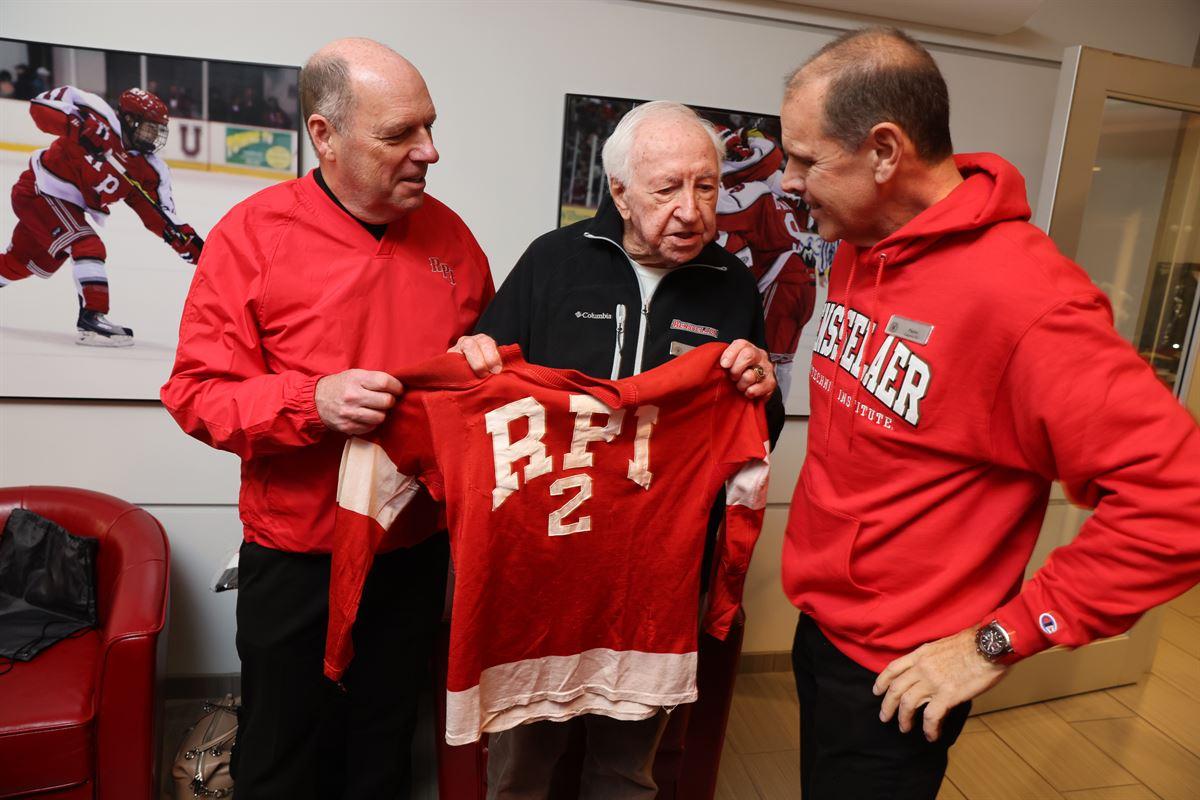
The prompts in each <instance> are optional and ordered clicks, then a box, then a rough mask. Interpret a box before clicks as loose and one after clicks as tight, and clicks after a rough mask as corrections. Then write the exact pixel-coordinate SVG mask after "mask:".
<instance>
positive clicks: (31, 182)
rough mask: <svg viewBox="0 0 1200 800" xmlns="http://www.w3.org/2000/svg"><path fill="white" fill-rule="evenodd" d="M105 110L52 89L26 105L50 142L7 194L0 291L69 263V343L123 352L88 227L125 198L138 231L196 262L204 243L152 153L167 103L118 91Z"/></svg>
mask: <svg viewBox="0 0 1200 800" xmlns="http://www.w3.org/2000/svg"><path fill="white" fill-rule="evenodd" d="M117 109H118V110H117V111H114V109H112V108H111V107H110V106H109V105H108V103H106V102H104V100H103V98H100V97H98V96H96V95H94V94H92V93H91V92H85V91H82V90H80V89H76V88H75V87H74V86H61V87H59V88H57V89H50V90H48V91H45V92H42V93H41V94H39V95H37V96H36V97H34V98H33V100H31V101H30V108H29V113H30V115H31V116H32V117H33V120H34V122H35V123H37V126H38V128H39V129H41V130H42V131H45V132H46V133H49V134H51V135H52V136H55V137H56V138H55V140H54V142H53V143H52V144H51V145H50V146H49V147H48V148H45V149H44V150H39V151H37V152H36V153H35V154H34V155H33V156H32V157H30V159H29V168H28V169H26V170H25V171H24V172H23V173H21V177H20V178H18V179H17V183H16V185H15V186H13V189H12V203H13V211H14V212H15V213H16V215H17V226H16V228H15V229H14V230H13V233H12V242H11V243H10V244H9V246H8V249H7V250H6V251H5V252H4V253H3V254H2V255H0V286H8V285H10V284H13V283H15V282H17V281H20V280H22V279H24V278H29V277H33V276H37V277H39V278H49V277H50V276H51V275H53V274H54V273H55V272H57V271H58V269H59V267H61V266H63V264H64V262H66V261H67V260H68V259H70V261H71V266H72V271H73V274H74V278H75V293H76V297H77V299H78V301H79V316H78V317H77V319H76V321H75V330H76V331H77V333H78V337H77V338H76V343H77V344H81V345H87V346H91V347H129V346H131V345H133V330H132V329H130V328H127V327H125V326H123V325H119V324H116V323H114V322H111V321H110V320H109V319H108V317H107V314H108V311H109V292H108V274H107V272H106V269H105V260H106V258H107V251H106V249H105V247H104V241H103V240H102V239H101V238H100V235H99V233H97V231H96V229H95V228H94V227H93V226H92V224H91V222H92V221H95V222H96V224H97V225H102V224H103V220H104V218H105V217H107V216H108V215H109V214H110V213H112V212H111V208H110V207H111V206H113V205H114V204H116V203H117V202H118V201H124V202H125V203H126V204H127V205H128V206H129V207H130V208H131V209H133V211H134V212H135V213H136V214H137V215H138V218H139V219H141V221H142V224H143V225H145V226H146V230H148V231H150V232H151V233H152V234H154V235H155V236H158V237H160V238H161V239H162V240H163V241H164V242H165V243H166V244H168V245H170V247H171V249H172V250H174V251H175V252H176V253H177V254H178V255H179V257H180V258H182V259H183V260H184V261H185V262H187V263H189V264H194V263H196V260H197V259H198V258H199V257H200V248H201V247H202V246H203V244H204V242H203V240H202V239H201V238H200V236H199V235H198V234H197V233H196V229H195V228H193V227H192V226H191V225H188V224H187V223H186V222H183V221H182V220H181V219H180V218H179V217H178V216H176V214H175V202H174V198H173V197H172V195H171V173H170V169H169V168H168V167H167V165H166V164H165V163H163V161H162V159H161V158H159V157H158V156H157V155H156V154H157V153H158V151H160V150H162V148H163V145H165V144H166V143H167V106H166V104H165V103H164V102H163V101H162V100H161V99H160V98H159V97H158V96H157V95H154V94H151V93H150V92H147V91H146V90H145V89H138V88H134V89H127V90H125V91H124V92H122V93H121V96H120V99H119V100H118V104H117Z"/></svg>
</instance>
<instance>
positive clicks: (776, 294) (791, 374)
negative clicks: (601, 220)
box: [558, 94, 836, 415]
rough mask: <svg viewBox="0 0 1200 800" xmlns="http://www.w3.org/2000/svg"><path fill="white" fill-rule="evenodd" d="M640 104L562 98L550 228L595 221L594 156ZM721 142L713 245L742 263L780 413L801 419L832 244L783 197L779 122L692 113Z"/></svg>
mask: <svg viewBox="0 0 1200 800" xmlns="http://www.w3.org/2000/svg"><path fill="white" fill-rule="evenodd" d="M643 102H645V101H644V100H632V99H628V98H617V97H601V96H594V95H581V94H568V95H567V98H566V110H565V113H564V117H563V150H562V175H561V178H560V184H559V185H560V188H559V206H558V224H559V226H563V225H570V224H572V223H574V222H578V221H579V220H582V219H588V218H590V217H592V216H593V215H594V214H595V213H596V209H597V207H598V206H599V205H600V198H601V197H602V196H603V195H604V194H605V193H607V192H608V179H607V177H606V176H605V175H604V167H603V165H602V164H601V160H600V152H601V149H602V148H603V146H604V142H605V140H606V139H607V138H608V136H609V134H611V133H612V131H613V129H614V128H615V127H616V125H617V122H618V121H620V119H621V117H623V116H624V115H625V113H626V112H628V111H629V110H630V109H632V108H633V107H634V106H637V105H639V104H640V103H643ZM692 107H693V108H694V109H695V110H696V112H697V113H698V114H700V116H702V117H704V118H705V119H707V120H708V121H710V122H712V123H713V125H715V126H716V128H717V132H718V133H719V134H720V135H721V138H722V139H723V140H724V142H725V146H726V152H725V156H724V159H723V160H722V163H721V188H720V194H719V196H718V199H717V231H718V234H717V241H718V243H719V244H721V246H723V247H725V248H726V249H727V250H729V251H730V252H731V253H733V254H734V255H736V256H737V257H738V258H739V259H741V261H742V263H743V264H745V265H746V268H747V269H749V270H750V271H751V272H752V273H753V275H754V277H755V279H756V280H757V281H758V289H759V292H760V294H761V296H762V302H763V313H764V316H765V318H766V323H767V349H768V350H769V351H770V353H771V360H772V361H773V362H774V363H775V369H776V373H777V375H778V377H779V385H780V388H781V389H782V390H783V393H784V405H785V408H786V409H787V412H788V413H789V414H796V415H807V414H808V412H809V406H808V380H807V375H808V368H809V364H810V362H811V354H812V346H813V342H814V341H815V340H816V326H817V322H818V315H814V311H815V310H816V309H819V308H821V307H822V306H823V305H824V303H825V293H826V288H827V281H828V273H829V265H830V264H831V263H832V261H833V254H834V251H835V249H836V245H835V244H830V243H829V242H826V241H824V240H822V239H821V237H819V236H818V235H817V234H816V230H815V227H814V226H812V225H811V224H810V222H809V216H808V209H807V207H806V206H805V205H804V202H803V201H802V200H801V199H800V198H799V197H796V196H795V195H791V194H788V193H787V192H785V191H783V188H782V186H781V183H780V181H781V179H782V176H783V167H784V160H785V159H784V154H783V148H782V147H781V146H780V127H779V117H777V116H772V115H770V114H754V113H749V112H745V111H731V110H729V109H721V108H708V107H705V106H692Z"/></svg>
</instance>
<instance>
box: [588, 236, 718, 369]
mask: <svg viewBox="0 0 1200 800" xmlns="http://www.w3.org/2000/svg"><path fill="white" fill-rule="evenodd" d="M583 235H584V238H587V239H596V240H599V241H602V242H608V243H609V244H611V245H612V246H613V247H615V248H617V249H618V250H620V251H621V255H623V256H625V260H626V261H628V260H630V259H629V254H628V253H626V252H625V248H624V247H622V246H621V245H620V244H618V243H617V242H614V241H613V240H612V239H609V238H608V237H607V236H597V235H596V234H594V233H587V232H584V234H583ZM687 267H707V268H708V269H715V270H718V271H720V272H725V271H726V268H725V267H720V266H717V265H715V264H700V263H693V264H685V265H683V266H681V267H679V268H678V269H675V270H672V271H671V272H670V273H668V274H667V275H664V276H663V277H662V280H664V281H665V280H666V279H667V278H668V277H670V275H673V274H675V272H677V271H678V270H679V269H686V268H687ZM629 268H630V269H633V266H632V265H630V267H629ZM633 282H634V283H636V284H637V287H638V299H640V300H641V301H642V319H641V324H640V325H638V340H637V352H636V353H635V354H634V358H633V374H634V375H640V374H641V372H642V349H643V348H644V347H645V346H646V327H647V323H649V321H650V304H649V303H647V302H646V295H645V293H644V292H643V291H642V282H641V281H640V280H638V277H637V275H634V276H633ZM659 286H660V287H661V286H662V281H659ZM617 309H618V314H619V315H620V319H619V320H618V322H617V341H618V346H617V352H616V354H615V355H614V356H613V378H612V379H613V380H616V379H617V376H618V373H619V372H620V369H621V349H620V342H622V341H624V334H625V329H624V325H623V324H622V323H623V322H624V320H625V306H624V305H619V306H617Z"/></svg>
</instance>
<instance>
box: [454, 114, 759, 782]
mask: <svg viewBox="0 0 1200 800" xmlns="http://www.w3.org/2000/svg"><path fill="white" fill-rule="evenodd" d="M722 152H723V147H722V145H721V143H720V140H719V138H717V137H716V135H715V133H714V131H713V129H712V127H711V126H710V125H709V124H708V123H707V122H705V121H704V120H702V119H701V118H700V117H698V116H697V115H696V113H695V112H694V111H692V110H691V109H690V108H688V107H687V106H683V105H680V104H678V103H670V102H666V101H656V102H652V103H646V104H644V105H642V106H639V107H637V108H635V109H634V110H632V111H630V112H629V113H628V114H626V115H625V117H624V118H623V119H622V120H621V121H620V123H619V124H618V125H617V127H616V129H615V130H614V131H613V134H612V136H610V137H609V139H608V141H607V142H606V143H605V145H604V150H603V154H602V157H603V160H604V169H605V172H606V173H607V174H608V177H609V189H610V192H611V199H612V202H611V203H608V202H605V203H602V205H601V208H600V211H599V213H598V214H597V215H596V217H595V218H594V219H591V220H586V221H583V222H579V223H576V224H574V225H571V226H568V227H566V228H562V229H559V230H557V231H552V232H550V233H548V234H546V235H544V236H542V237H541V238H539V239H537V240H536V241H535V242H534V243H533V244H532V245H530V246H529V249H528V250H526V251H525V254H524V255H523V256H522V257H521V260H520V261H519V262H518V263H517V265H516V267H515V268H514V269H513V271H512V274H510V275H509V276H508V278H507V279H506V280H505V282H504V285H503V286H502V287H501V288H500V291H499V293H498V294H497V296H496V300H495V302H494V303H493V304H492V305H491V306H490V307H489V308H488V310H487V312H486V313H485V314H484V316H483V318H482V319H481V320H480V323H479V327H478V330H479V332H480V333H479V334H477V335H475V336H473V337H464V338H463V339H462V340H460V341H459V342H458V344H457V346H456V349H458V350H460V351H461V352H462V353H463V354H464V355H465V356H466V357H467V359H468V361H469V362H470V364H471V366H472V367H474V368H475V370H476V372H477V373H478V374H481V375H482V374H484V373H485V372H487V371H488V370H492V371H497V370H499V369H500V368H501V364H500V358H499V355H498V354H497V352H496V343H497V342H499V343H500V344H511V343H517V344H519V345H521V349H522V351H523V352H524V353H525V356H526V358H527V359H528V360H529V361H531V362H533V363H537V364H542V365H544V366H550V367H556V368H564V369H576V370H580V371H582V372H584V373H586V374H588V375H593V376H599V377H607V378H612V379H614V380H615V379H617V378H623V377H627V376H630V375H634V374H637V373H639V372H642V371H643V370H647V369H651V368H653V367H657V366H659V365H660V364H664V363H666V362H667V361H669V360H670V359H671V358H673V357H674V356H677V355H679V354H681V353H684V352H687V351H688V350H690V349H691V348H693V347H696V346H698V345H701V344H704V343H706V342H711V341H722V342H730V345H729V347H728V348H727V349H726V351H725V353H724V355H723V356H722V360H721V364H722V366H724V367H726V368H728V370H729V378H730V380H732V381H735V382H736V383H737V386H738V388H739V389H741V390H743V391H744V392H745V394H746V395H747V396H748V397H751V398H760V399H764V400H766V399H767V398H770V406H769V410H770V412H771V413H772V415H773V417H774V423H775V424H774V426H773V430H774V431H776V432H777V431H778V429H779V427H781V424H782V417H783V413H782V402H781V401H780V398H779V394H778V392H776V391H775V388H776V387H775V377H774V373H773V371H772V368H771V363H770V360H769V358H768V355H767V353H766V352H765V351H764V350H763V349H762V344H763V340H764V333H763V317H762V306H761V303H760V300H759V297H758V291H757V288H756V286H755V283H754V279H753V278H752V277H751V275H750V273H749V271H748V270H747V269H746V268H745V266H744V265H742V263H741V262H740V261H738V259H737V258H736V257H734V256H732V255H731V254H729V253H728V252H726V251H725V250H723V249H721V248H720V247H719V246H718V245H716V244H714V243H713V240H714V239H715V237H716V202H717V189H718V187H719V186H720V182H721V173H720V154H721V153H722ZM696 555H697V558H699V557H700V555H701V554H699V553H697V554H696ZM583 590H587V587H581V591H583ZM713 644H716V643H715V642H713ZM704 646H705V645H703V644H702V645H701V647H702V648H703V647H704ZM584 722H585V726H586V728H587V740H588V753H587V758H586V760H585V764H584V773H583V776H582V789H581V795H580V796H581V797H585V798H605V800H619V799H620V798H643V797H645V798H652V797H654V796H655V789H656V787H655V783H654V780H653V778H652V776H651V767H652V764H653V761H654V753H655V750H656V747H657V745H658V741H659V738H660V736H661V735H662V731H663V728H664V726H665V724H666V714H664V713H661V712H660V713H659V714H657V715H656V716H654V717H651V718H650V719H646V720H639V721H617V720H612V719H608V718H606V717H602V716H597V715H587V716H585V717H584ZM567 733H568V726H567V725H565V724H562V723H560V722H553V721H547V722H537V723H533V724H529V725H524V726H521V727H519V728H515V729H513V730H510V731H506V732H502V733H494V734H492V736H491V737H490V751H489V752H490V755H489V760H488V786H489V794H488V796H489V798H535V797H545V796H547V792H548V790H549V787H550V781H551V776H552V773H553V771H554V767H555V764H556V762H557V761H558V758H559V756H560V755H561V754H562V752H563V750H564V748H565V746H566V741H567Z"/></svg>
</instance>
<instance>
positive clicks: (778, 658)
mask: <svg viewBox="0 0 1200 800" xmlns="http://www.w3.org/2000/svg"><path fill="white" fill-rule="evenodd" d="M791 671H792V654H791V653H790V652H789V651H787V650H782V651H769V652H765V653H742V660H741V661H740V662H739V663H738V673H739V674H743V675H745V674H752V673H756V672H791Z"/></svg>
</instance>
